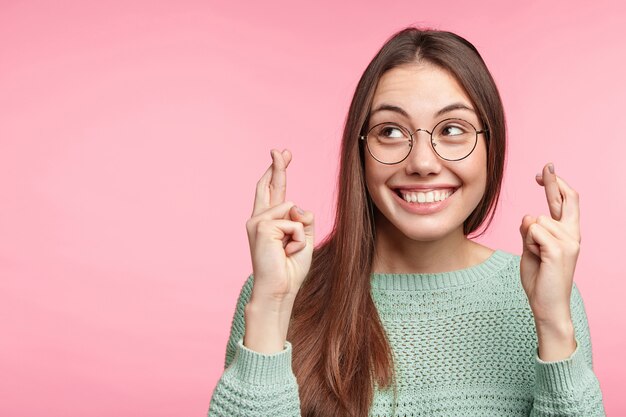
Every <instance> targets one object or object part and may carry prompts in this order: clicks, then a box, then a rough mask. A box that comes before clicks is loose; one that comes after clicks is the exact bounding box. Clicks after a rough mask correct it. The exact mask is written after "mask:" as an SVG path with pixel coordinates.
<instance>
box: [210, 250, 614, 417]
mask: <svg viewBox="0 0 626 417" xmlns="http://www.w3.org/2000/svg"><path fill="white" fill-rule="evenodd" d="M519 266H520V257H519V256H518V255H513V254H510V253H507V252H504V251H500V250H498V251H495V252H494V253H493V254H492V255H491V256H490V257H489V258H488V259H487V260H486V261H484V262H482V263H480V264H478V265H475V266H472V267H470V268H466V269H463V270H457V271H452V272H445V273H436V274H372V277H371V279H372V281H371V282H372V296H373V299H374V302H375V304H376V307H377V309H378V313H379V315H380V318H381V320H382V323H383V325H384V327H385V330H386V332H387V337H388V339H389V342H390V344H391V348H392V350H393V354H394V360H395V367H396V368H395V371H396V383H397V393H396V396H394V392H393V390H392V389H385V390H382V389H377V390H375V393H374V399H373V403H372V406H371V408H370V412H369V415H370V416H372V417H391V416H402V417H417V416H442V417H443V416H446V417H450V416H462V417H470V416H537V417H538V416H585V417H591V416H605V411H604V406H603V404H602V392H601V390H600V385H599V382H598V379H597V378H596V376H595V374H594V372H593V365H592V354H591V339H590V334H589V327H588V323H587V316H586V312H585V308H584V304H583V300H582V298H581V295H580V292H579V290H578V288H577V287H576V284H574V286H573V288H572V296H571V313H572V320H573V323H574V330H575V338H576V343H577V347H576V350H575V351H574V352H573V353H572V355H571V356H570V357H569V358H566V359H564V360H561V361H554V362H545V361H542V360H541V359H539V357H538V350H537V334H536V329H535V323H534V320H533V315H532V311H531V309H530V305H529V304H528V299H527V297H526V294H525V293H524V290H523V288H522V285H521V281H520V270H519ZM252 283H253V277H252V276H250V277H249V278H248V280H247V281H246V283H245V285H244V287H243V289H242V291H241V294H240V297H239V301H238V303H237V308H236V311H235V316H234V319H233V323H232V328H231V334H230V338H229V341H228V344H227V349H226V363H225V371H224V374H223V375H222V377H221V379H220V380H219V382H218V384H217V386H216V388H215V391H214V392H213V397H212V399H211V403H210V406H209V412H208V415H209V417H217V416H220V417H221V416H228V417H244V416H245V417H248V416H249V417H252V416H254V417H257V416H259V417H261V416H263V417H268V416H275V417H294V416H300V401H299V396H298V384H297V381H296V379H295V376H294V374H293V371H292V368H291V353H292V351H291V349H292V347H291V344H290V343H289V342H287V343H286V345H285V349H284V350H283V351H282V352H279V353H276V354H273V355H264V354H260V353H256V352H253V351H251V350H249V349H247V348H246V347H244V346H243V343H242V340H243V334H244V328H245V325H244V316H243V311H244V307H245V305H246V304H247V302H248V300H249V298H250V293H251V290H252Z"/></svg>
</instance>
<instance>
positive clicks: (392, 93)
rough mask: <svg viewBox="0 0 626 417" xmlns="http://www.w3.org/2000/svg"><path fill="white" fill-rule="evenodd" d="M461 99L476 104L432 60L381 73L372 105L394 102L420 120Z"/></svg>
mask: <svg viewBox="0 0 626 417" xmlns="http://www.w3.org/2000/svg"><path fill="white" fill-rule="evenodd" d="M459 102H460V103H464V104H465V105H466V106H467V107H470V108H472V107H473V106H472V102H471V100H470V98H469V96H468V95H467V93H466V92H465V90H464V89H463V87H462V86H461V84H459V82H458V81H457V80H456V78H455V77H454V76H453V75H452V73H450V71H448V70H446V69H443V68H441V67H438V66H436V65H433V64H430V63H419V64H418V63H416V64H405V65H401V66H398V67H395V68H392V69H391V70H389V71H387V72H386V73H384V74H383V75H382V77H381V78H380V80H379V81H378V85H377V86H376V90H375V92H374V98H373V101H372V108H373V109H374V108H377V107H378V106H379V105H381V104H392V105H396V106H399V107H402V108H403V109H404V110H406V111H407V112H408V113H409V114H410V115H411V116H413V117H415V118H416V119H419V118H422V117H429V116H432V115H433V114H434V113H435V112H436V111H438V110H440V109H441V108H443V107H445V106H447V105H450V104H452V103H459Z"/></svg>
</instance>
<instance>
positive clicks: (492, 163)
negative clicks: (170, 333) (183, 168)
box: [288, 27, 506, 417]
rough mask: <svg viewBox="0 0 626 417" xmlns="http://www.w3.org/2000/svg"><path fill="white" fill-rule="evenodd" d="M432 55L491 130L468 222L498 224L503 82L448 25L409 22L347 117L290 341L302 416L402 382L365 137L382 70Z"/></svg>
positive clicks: (344, 408)
mask: <svg viewBox="0 0 626 417" xmlns="http://www.w3.org/2000/svg"><path fill="white" fill-rule="evenodd" d="M420 62H428V63H431V64H434V65H436V66H438V67H440V68H442V69H445V70H448V71H450V73H451V74H452V75H453V76H454V77H455V78H456V80H457V81H458V82H459V83H460V85H461V86H462V87H463V88H464V89H465V92H466V93H467V95H468V96H469V98H470V99H471V101H472V104H473V105H474V106H475V109H476V111H477V114H478V116H479V117H480V120H481V121H482V123H483V126H484V127H485V128H487V129H488V134H487V135H486V136H485V138H486V145H487V184H486V188H485V193H484V195H483V197H482V199H481V200H480V202H479V203H478V205H477V207H476V208H475V209H474V211H473V212H472V213H471V214H470V215H469V217H468V218H467V219H466V220H465V221H464V223H463V233H464V234H465V235H466V236H467V235H469V234H470V233H473V232H476V231H477V230H479V228H480V227H481V226H484V228H483V230H482V232H480V233H479V234H477V235H476V236H479V235H480V234H482V233H484V231H485V230H486V228H487V227H488V226H489V224H490V223H491V221H492V219H493V216H494V214H495V210H496V207H497V203H498V198H499V195H500V188H501V183H502V176H503V171H504V162H505V143H506V127H505V119H504V110H503V107H502V101H501V98H500V95H499V93H498V89H497V88H496V84H495V82H494V80H493V78H492V76H491V74H490V73H489V70H488V69H487V66H486V65H485V63H484V61H483V59H482V57H481V56H480V54H479V53H478V51H477V50H476V48H475V47H474V46H473V45H472V44H471V43H470V42H468V41H467V40H465V39H464V38H462V37H460V36H458V35H456V34H454V33H451V32H447V31H437V30H422V29H419V28H415V27H407V28H405V29H402V30H400V31H399V32H397V33H395V34H394V35H393V36H391V37H390V38H389V39H388V40H387V41H386V42H385V44H384V45H383V46H382V48H381V49H380V51H379V52H378V53H377V54H376V55H375V57H374V58H373V59H372V61H371V62H370V63H369V65H368V66H367V68H366V69H365V71H364V73H363V75H362V76H361V78H360V80H359V82H358V84H357V87H356V90H355V92H354V96H353V98H352V102H351V104H350V108H349V111H348V115H347V118H346V121H345V126H344V130H343V138H342V142H341V159H340V170H339V178H338V184H337V186H338V193H337V203H336V214H335V221H334V225H333V228H332V230H331V232H330V233H329V234H328V235H327V236H326V238H325V239H324V240H323V241H322V242H321V243H320V244H319V245H318V246H317V247H316V248H315V250H314V252H313V260H312V264H311V269H310V271H309V273H308V275H307V277H306V279H305V281H304V283H303V285H302V287H301V288H300V290H299V292H298V295H297V297H296V300H295V303H294V309H293V313H292V319H291V322H290V326H289V332H288V339H289V340H290V342H291V343H292V346H293V354H292V355H293V370H294V374H295V376H296V378H297V381H298V385H299V393H300V404H301V412H302V416H303V417H326V416H340V417H357V416H365V415H367V414H368V410H369V408H370V406H371V403H372V400H373V396H374V389H375V388H379V389H386V388H390V387H392V386H393V388H394V392H395V382H394V360H393V352H392V350H391V347H390V345H389V341H388V339H387V336H386V333H385V330H384V328H383V325H382V322H381V320H380V317H379V315H378V312H377V310H376V306H375V305H374V301H373V299H372V295H371V286H370V279H371V271H372V261H373V259H374V247H375V246H374V241H375V229H374V216H373V203H372V200H371V197H370V195H369V193H368V191H367V187H366V184H365V170H364V161H365V159H364V152H366V151H364V148H363V146H362V145H361V143H360V142H362V141H360V140H359V136H360V135H363V134H365V131H364V130H365V129H366V128H367V124H368V118H369V112H370V110H371V104H372V99H373V96H374V92H375V90H376V87H377V85H378V81H379V80H380V78H381V76H382V75H383V74H384V73H385V72H387V71H389V70H390V69H392V68H395V67H397V66H399V65H404V64H413V63H420Z"/></svg>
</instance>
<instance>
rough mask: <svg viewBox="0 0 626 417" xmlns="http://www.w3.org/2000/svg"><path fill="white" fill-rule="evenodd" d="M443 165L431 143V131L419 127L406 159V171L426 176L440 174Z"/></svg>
mask: <svg viewBox="0 0 626 417" xmlns="http://www.w3.org/2000/svg"><path fill="white" fill-rule="evenodd" d="M420 133H421V134H420ZM441 166H442V165H441V160H440V159H439V157H438V156H437V154H436V153H435V151H434V149H433V147H432V145H431V143H430V133H429V132H428V131H427V130H424V129H417V131H415V133H413V148H412V149H411V153H410V154H409V156H408V157H407V159H406V165H405V169H406V173H407V174H409V175H410V174H418V175H420V176H422V177H425V176H427V175H430V174H438V173H439V172H440V171H441Z"/></svg>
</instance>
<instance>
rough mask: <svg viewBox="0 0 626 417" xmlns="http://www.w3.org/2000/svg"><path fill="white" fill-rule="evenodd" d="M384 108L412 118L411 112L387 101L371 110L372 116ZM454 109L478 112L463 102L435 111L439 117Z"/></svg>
mask: <svg viewBox="0 0 626 417" xmlns="http://www.w3.org/2000/svg"><path fill="white" fill-rule="evenodd" d="M383 110H388V111H392V112H395V113H399V114H401V115H402V116H404V117H406V118H407V119H409V118H410V117H409V114H408V113H407V112H406V110H404V109H403V108H402V107H398V106H394V105H392V104H385V103H383V104H381V105H380V106H378V107H376V108H375V109H374V110H372V111H371V112H370V117H371V116H372V115H373V114H374V113H377V112H379V111H383ZM454 110H469V111H471V112H473V113H476V111H475V110H474V109H472V108H471V107H467V106H466V105H465V104H463V103H453V104H448V105H447V106H445V107H444V108H442V109H441V110H439V111H437V113H435V117H439V116H441V115H443V114H446V113H449V112H451V111H454Z"/></svg>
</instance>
